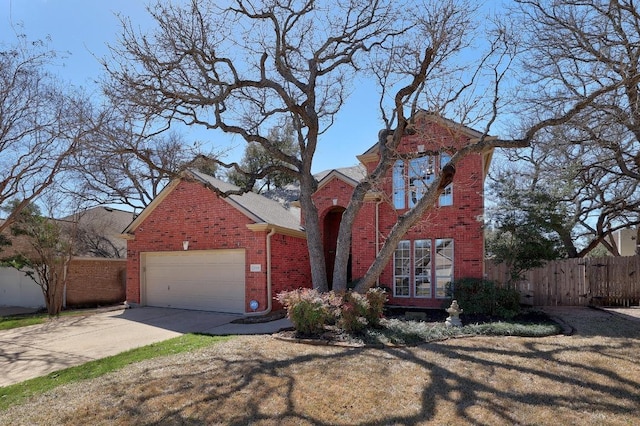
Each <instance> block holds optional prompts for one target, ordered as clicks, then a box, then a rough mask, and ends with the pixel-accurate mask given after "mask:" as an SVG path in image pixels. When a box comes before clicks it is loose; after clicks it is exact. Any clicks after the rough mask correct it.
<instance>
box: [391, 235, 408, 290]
mask: <svg viewBox="0 0 640 426" xmlns="http://www.w3.org/2000/svg"><path fill="white" fill-rule="evenodd" d="M410 279H411V242H409V241H400V243H398V247H396V251H395V253H394V256H393V296H394V297H410V296H411V294H410V288H409V280H410Z"/></svg>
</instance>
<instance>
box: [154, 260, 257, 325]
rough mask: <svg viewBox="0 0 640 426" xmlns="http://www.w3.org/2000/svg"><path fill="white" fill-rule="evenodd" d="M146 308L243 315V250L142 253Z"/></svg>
mask: <svg viewBox="0 0 640 426" xmlns="http://www.w3.org/2000/svg"><path fill="white" fill-rule="evenodd" d="M145 266H146V271H145V274H146V279H145V286H146V288H145V290H146V297H145V299H146V302H145V303H146V304H147V305H149V306H162V307H173V308H182V309H198V310H210V311H219V312H233V313H244V305H245V303H244V298H245V280H244V278H245V277H244V276H245V253H244V250H210V251H188V252H162V253H146V256H145Z"/></svg>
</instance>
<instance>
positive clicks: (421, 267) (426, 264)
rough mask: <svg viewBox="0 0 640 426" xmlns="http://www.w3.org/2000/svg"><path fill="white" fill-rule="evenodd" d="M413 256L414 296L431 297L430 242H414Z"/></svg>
mask: <svg viewBox="0 0 640 426" xmlns="http://www.w3.org/2000/svg"><path fill="white" fill-rule="evenodd" d="M413 245H414V256H415V277H414V280H415V292H414V294H415V296H416V297H431V240H416V241H414V243H413Z"/></svg>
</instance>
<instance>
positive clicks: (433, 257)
mask: <svg viewBox="0 0 640 426" xmlns="http://www.w3.org/2000/svg"><path fill="white" fill-rule="evenodd" d="M453 254H454V253H453V239H452V238H441V239H436V240H431V239H419V240H413V241H410V240H403V241H400V243H398V246H397V247H396V250H395V253H394V257H393V296H394V297H421V298H433V297H435V298H446V297H447V284H448V283H449V282H451V281H453ZM410 283H412V284H411V285H410Z"/></svg>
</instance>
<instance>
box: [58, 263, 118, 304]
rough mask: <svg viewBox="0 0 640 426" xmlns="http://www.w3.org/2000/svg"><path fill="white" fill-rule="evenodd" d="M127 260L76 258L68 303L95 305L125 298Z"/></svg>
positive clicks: (70, 270) (70, 280) (69, 287)
mask: <svg viewBox="0 0 640 426" xmlns="http://www.w3.org/2000/svg"><path fill="white" fill-rule="evenodd" d="M126 267H127V261H126V260H125V259H79V258H75V259H72V260H71V262H70V263H69V270H68V280H67V306H70V307H73V306H95V305H108V304H115V303H122V302H124V300H125V275H126Z"/></svg>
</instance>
